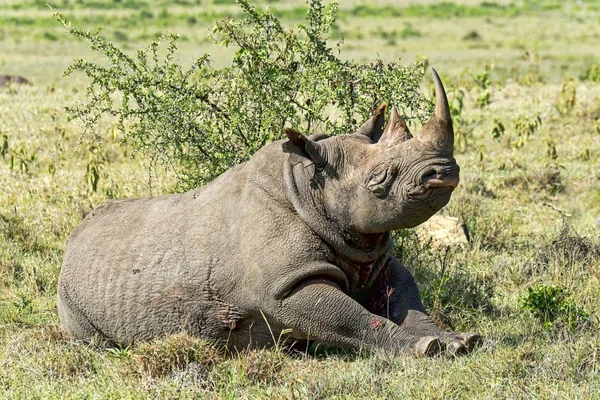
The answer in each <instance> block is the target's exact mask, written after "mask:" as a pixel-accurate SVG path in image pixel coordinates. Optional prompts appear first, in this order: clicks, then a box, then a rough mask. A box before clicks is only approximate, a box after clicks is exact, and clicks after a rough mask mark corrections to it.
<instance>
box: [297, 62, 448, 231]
mask: <svg viewBox="0 0 600 400" xmlns="http://www.w3.org/2000/svg"><path fill="white" fill-rule="evenodd" d="M432 74H433V80H434V84H435V96H436V100H435V110H434V113H433V115H432V116H431V117H430V119H429V121H428V122H427V123H426V124H425V125H424V126H423V128H422V130H421V131H420V132H419V133H418V134H417V135H416V136H414V137H413V135H412V134H411V133H410V131H409V129H408V127H407V126H406V124H405V123H404V121H403V120H402V119H401V118H400V116H399V115H398V111H397V110H396V108H395V107H394V108H392V110H391V117H390V119H389V121H388V123H387V125H386V126H385V128H384V125H385V121H384V118H385V111H386V106H385V105H381V106H380V107H379V108H378V109H377V110H376V111H375V113H374V115H373V116H372V118H370V119H369V120H368V121H367V122H366V123H365V124H364V125H363V126H361V127H360V128H359V129H358V131H357V132H355V133H354V134H349V135H342V136H335V137H327V138H325V139H323V138H319V137H305V136H303V135H302V134H301V133H300V132H298V131H296V130H293V129H286V134H287V136H288V138H289V139H290V141H291V142H292V143H293V145H294V147H296V148H298V150H301V151H302V153H303V155H304V156H305V157H307V158H309V159H310V160H311V161H312V162H313V163H314V169H313V171H314V172H313V173H312V176H309V177H307V178H306V179H310V185H308V186H310V188H311V190H310V191H311V193H310V197H312V200H313V201H312V202H313V204H317V203H318V204H319V207H320V208H321V211H322V212H324V214H325V216H326V218H327V219H329V220H332V221H335V223H337V225H338V226H340V227H341V228H342V229H344V230H347V231H350V232H358V233H367V234H368V233H382V232H388V231H391V230H396V229H402V228H411V227H414V226H416V225H418V224H420V223H422V222H424V221H426V220H427V219H429V218H430V217H431V216H432V215H433V214H435V213H436V212H437V211H439V210H440V209H441V208H442V207H444V206H445V205H446V204H447V203H448V201H449V200H450V196H451V194H452V191H453V190H454V189H455V188H456V186H457V185H458V181H459V167H458V165H457V163H456V160H455V159H454V157H453V149H454V131H453V128H452V120H451V117H450V109H449V106H448V99H447V97H446V93H445V91H444V87H443V85H442V82H441V80H440V78H439V76H438V74H437V73H436V71H435V70H432ZM319 139H321V140H319Z"/></svg>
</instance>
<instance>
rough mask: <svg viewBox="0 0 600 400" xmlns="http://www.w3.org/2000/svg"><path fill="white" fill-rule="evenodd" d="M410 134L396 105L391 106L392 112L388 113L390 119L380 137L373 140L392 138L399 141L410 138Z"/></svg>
mask: <svg viewBox="0 0 600 400" xmlns="http://www.w3.org/2000/svg"><path fill="white" fill-rule="evenodd" d="M412 137H413V136H412V134H411V133H410V130H409V129H408V126H406V123H405V122H404V120H403V119H402V118H400V115H399V114H398V110H397V109H396V107H392V112H391V115H390V120H389V121H388V124H387V126H386V127H385V131H383V133H382V135H381V137H380V138H377V140H373V141H374V142H387V141H390V140H392V139H395V140H399V141H401V142H405V141H407V140H408V139H412Z"/></svg>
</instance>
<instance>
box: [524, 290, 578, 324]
mask: <svg viewBox="0 0 600 400" xmlns="http://www.w3.org/2000/svg"><path fill="white" fill-rule="evenodd" d="M519 304H520V306H521V308H522V309H523V310H526V311H529V312H530V313H531V314H532V315H533V316H534V317H535V318H537V319H538V320H539V321H540V322H541V323H542V326H543V327H544V328H545V329H552V328H555V327H556V324H557V323H560V324H563V325H565V326H566V327H568V328H569V329H576V328H577V327H579V326H581V325H582V324H584V323H586V322H588V320H589V314H588V313H587V312H585V311H584V310H583V309H582V308H580V307H579V306H578V305H577V304H575V302H574V300H573V299H572V298H571V294H570V293H569V292H568V291H567V290H566V289H565V288H564V287H560V286H554V285H545V284H542V285H538V286H533V287H529V288H527V294H526V295H525V296H523V297H521V299H520V301H519Z"/></svg>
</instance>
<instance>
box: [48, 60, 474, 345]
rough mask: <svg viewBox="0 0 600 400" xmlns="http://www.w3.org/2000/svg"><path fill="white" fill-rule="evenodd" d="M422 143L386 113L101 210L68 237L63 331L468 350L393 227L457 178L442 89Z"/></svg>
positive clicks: (122, 338)
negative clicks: (433, 311) (201, 183)
mask: <svg viewBox="0 0 600 400" xmlns="http://www.w3.org/2000/svg"><path fill="white" fill-rule="evenodd" d="M433 74H434V80H435V84H436V85H435V86H436V107H435V112H434V115H433V116H432V117H431V119H430V121H429V122H428V123H427V124H426V125H425V126H424V127H423V130H422V131H421V132H420V133H419V135H417V136H416V137H415V138H412V135H411V134H410V132H409V131H408V128H407V127H406V125H405V124H404V122H402V120H400V118H399V116H398V113H397V111H396V109H395V108H394V109H393V110H392V112H391V119H390V121H389V122H388V124H387V127H386V128H385V130H384V129H383V125H384V114H385V107H384V106H382V107H380V108H379V109H378V110H377V111H376V112H375V114H374V116H373V117H372V118H371V119H370V120H369V121H367V122H366V123H365V124H364V125H363V126H362V127H361V128H360V129H359V131H358V132H356V133H354V134H350V135H345V136H337V137H327V136H325V135H319V136H312V137H308V138H307V137H304V136H303V135H302V134H300V133H299V132H297V131H295V130H292V129H288V130H286V133H287V135H288V140H280V141H277V142H274V143H272V144H269V145H267V146H265V147H263V148H262V149H261V150H259V151H258V152H257V153H256V154H255V155H254V156H253V157H252V158H251V160H250V161H248V162H247V163H245V164H242V165H239V166H237V167H235V168H233V169H231V170H229V171H228V172H226V173H224V174H223V175H221V176H220V177H218V178H217V179H216V180H215V181H214V182H212V183H210V184H209V185H207V186H205V187H202V188H199V189H196V190H192V191H190V192H187V193H183V194H177V195H170V196H162V197H151V198H141V199H132V200H118V201H109V202H106V203H104V204H102V205H101V206H99V207H98V208H96V209H95V210H93V211H92V212H91V213H90V214H89V215H88V216H87V217H86V219H85V220H84V221H83V222H82V223H81V225H79V226H78V227H77V228H76V229H75V230H74V231H73V233H72V234H71V236H70V237H69V241H68V244H67V252H66V255H65V260H64V266H63V268H62V271H61V276H60V281H59V288H58V311H59V315H60V320H61V324H62V327H63V329H64V331H65V332H66V333H68V334H69V335H72V336H73V337H75V338H79V339H83V340H90V339H91V338H93V337H95V336H99V337H100V338H102V339H104V340H106V341H108V342H110V343H114V344H120V345H128V344H131V343H134V342H138V341H145V340H149V339H152V338H155V337H159V336H162V335H166V334H170V333H176V332H187V333H188V334H191V335H194V336H198V337H205V338H211V339H217V340H222V341H225V342H226V343H227V345H228V346H229V347H232V348H244V347H246V346H249V345H250V346H259V347H263V346H270V345H273V343H274V341H278V340H281V333H282V331H283V330H286V329H290V330H291V332H290V331H286V332H284V335H283V337H285V338H288V340H293V341H296V342H300V343H303V342H304V341H308V340H310V341H316V342H320V343H326V344H329V345H334V346H341V347H346V348H354V349H357V348H370V349H377V348H379V349H383V350H385V351H388V352H390V353H392V354H401V353H404V354H416V355H432V354H436V353H438V352H440V351H444V350H448V351H450V352H452V353H461V352H467V351H469V350H470V349H471V348H472V347H473V346H474V345H475V344H476V342H477V341H478V339H479V336H478V335H475V334H462V333H446V332H443V331H442V330H441V329H440V328H439V327H438V326H436V324H435V323H434V322H433V321H432V319H431V318H430V317H429V316H428V315H427V314H426V312H425V310H424V308H423V305H422V303H421V301H420V299H419V293H418V290H417V287H416V285H415V283H414V281H413V278H412V276H411V274H410V273H409V272H408V270H407V269H406V268H405V267H404V266H403V265H402V264H401V263H400V261H398V260H397V259H396V258H394V257H393V256H391V255H390V250H391V247H392V242H391V240H390V233H389V231H390V230H393V229H400V228H409V227H413V226H415V225H418V224H420V223H422V222H424V221H425V220H427V219H428V218H429V217H431V216H432V215H433V214H434V213H435V212H437V211H438V210H439V209H440V208H442V207H443V206H444V205H445V204H446V203H448V201H449V200H450V195H451V193H452V190H453V189H454V188H455V187H456V185H457V184H458V171H459V168H458V166H457V164H456V162H455V160H454V158H453V157H452V150H453V141H454V138H453V131H452V123H451V120H450V114H449V110H448V104H447V100H446V95H445V93H444V89H443V86H442V84H441V82H440V80H439V78H438V76H437V74H436V73H435V71H434V72H433Z"/></svg>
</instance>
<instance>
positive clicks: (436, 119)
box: [418, 68, 454, 154]
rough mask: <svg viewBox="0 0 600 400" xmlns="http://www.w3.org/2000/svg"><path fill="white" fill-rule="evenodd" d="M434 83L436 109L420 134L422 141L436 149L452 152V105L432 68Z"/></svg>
mask: <svg viewBox="0 0 600 400" xmlns="http://www.w3.org/2000/svg"><path fill="white" fill-rule="evenodd" d="M431 74H432V75H433V83H434V86H435V109H434V112H433V115H432V116H431V118H429V121H427V123H426V124H425V125H424V126H423V129H422V130H421V132H420V133H419V135H418V139H419V140H420V141H421V142H424V143H429V144H431V145H432V146H433V147H434V148H435V149H436V150H438V151H440V152H442V153H445V154H452V153H453V151H454V129H453V128H452V117H451V115H450V106H449V105H448V98H447V97H446V91H445V90H444V85H442V81H441V80H440V77H439V75H438V74H437V72H436V71H435V69H433V68H432V69H431Z"/></svg>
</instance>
